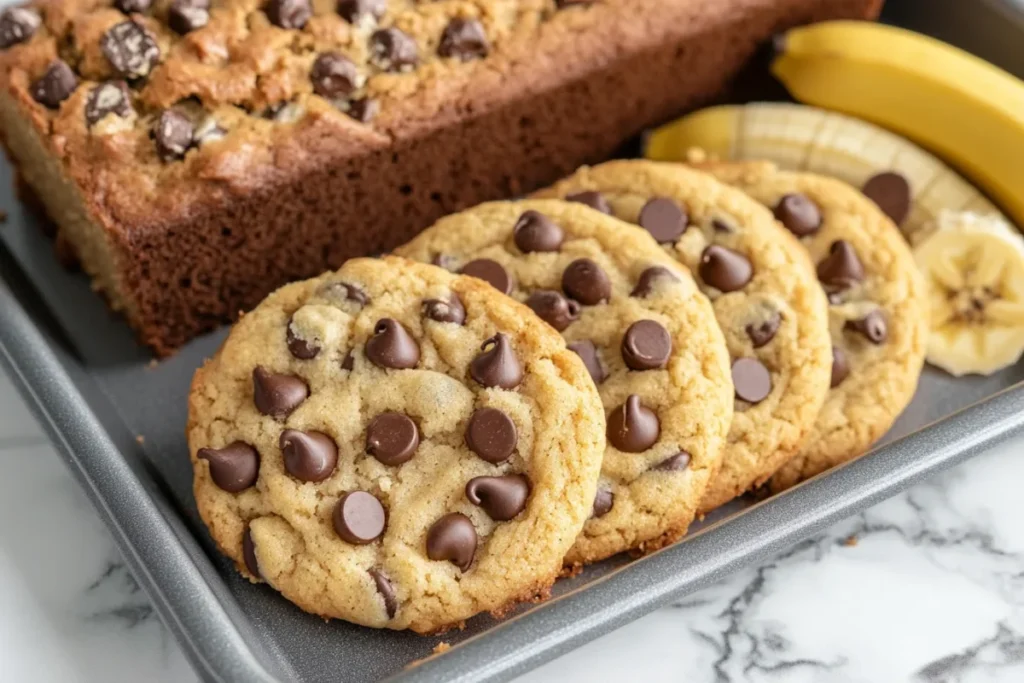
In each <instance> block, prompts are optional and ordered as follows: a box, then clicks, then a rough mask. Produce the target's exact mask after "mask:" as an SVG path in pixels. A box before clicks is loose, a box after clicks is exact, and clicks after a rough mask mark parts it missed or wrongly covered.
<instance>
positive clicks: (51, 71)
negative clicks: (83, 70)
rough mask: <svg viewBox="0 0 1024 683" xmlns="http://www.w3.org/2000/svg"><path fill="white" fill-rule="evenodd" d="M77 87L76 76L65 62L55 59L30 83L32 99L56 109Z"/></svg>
mask: <svg viewBox="0 0 1024 683" xmlns="http://www.w3.org/2000/svg"><path fill="white" fill-rule="evenodd" d="M77 87H78V77H77V76H75V72H74V71H72V70H71V67H70V66H68V65H67V63H65V62H63V61H61V60H59V59H58V60H56V61H54V62H51V63H50V66H48V67H46V72H45V73H44V74H43V75H42V77H41V78H40V79H39V80H38V81H36V82H34V83H33V84H32V88H31V92H32V99H34V100H35V101H36V102H38V103H39V104H41V105H43V106H44V107H49V108H50V109H56V108H58V107H59V106H60V103H61V102H63V101H64V100H66V99H67V98H69V97H71V93H73V92H74V91H75V88H77Z"/></svg>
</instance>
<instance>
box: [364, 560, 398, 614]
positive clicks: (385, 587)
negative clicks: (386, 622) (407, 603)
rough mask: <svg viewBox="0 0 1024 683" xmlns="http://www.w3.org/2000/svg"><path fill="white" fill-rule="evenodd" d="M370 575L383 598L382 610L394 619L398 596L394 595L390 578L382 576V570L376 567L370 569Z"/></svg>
mask: <svg viewBox="0 0 1024 683" xmlns="http://www.w3.org/2000/svg"><path fill="white" fill-rule="evenodd" d="M370 577H371V578H372V579H373V583H374V584H375V585H376V586H377V592H378V593H380V597H382V598H384V611H385V613H387V615H388V619H394V618H395V613H396V612H398V598H397V597H395V589H394V588H393V587H392V586H391V580H390V579H388V577H386V576H384V572H382V571H381V570H379V569H376V568H374V569H371V570H370Z"/></svg>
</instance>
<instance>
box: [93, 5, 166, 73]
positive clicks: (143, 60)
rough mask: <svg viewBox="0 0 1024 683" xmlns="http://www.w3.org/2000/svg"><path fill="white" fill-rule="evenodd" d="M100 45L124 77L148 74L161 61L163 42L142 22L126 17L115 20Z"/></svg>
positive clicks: (111, 63) (117, 71) (115, 68)
mask: <svg viewBox="0 0 1024 683" xmlns="http://www.w3.org/2000/svg"><path fill="white" fill-rule="evenodd" d="M100 49H101V50H102V51H103V54H104V55H105V56H106V58H107V61H109V62H110V65H111V66H112V67H114V71H115V72H116V73H117V75H118V76H120V77H121V78H127V79H129V80H130V79H134V78H142V77H143V76H148V75H149V72H150V71H152V69H153V67H154V66H156V64H157V62H158V61H160V46H159V45H157V44H156V40H154V39H153V36H151V35H150V34H149V31H147V30H146V29H145V28H144V27H143V26H142V24H137V23H136V22H134V21H131V20H129V21H122V22H121V23H120V24H114V25H113V26H111V27H110V28H109V29H107V32H106V33H104V34H103V37H102V38H101V39H100Z"/></svg>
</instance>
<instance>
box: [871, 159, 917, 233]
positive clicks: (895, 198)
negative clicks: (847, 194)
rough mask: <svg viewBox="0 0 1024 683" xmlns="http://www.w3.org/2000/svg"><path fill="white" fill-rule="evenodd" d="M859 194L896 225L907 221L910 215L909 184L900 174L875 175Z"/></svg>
mask: <svg viewBox="0 0 1024 683" xmlns="http://www.w3.org/2000/svg"><path fill="white" fill-rule="evenodd" d="M861 192H863V193H864V196H865V197H867V198H868V199H870V200H871V201H873V202H874V203H875V204H877V205H878V208H880V209H881V210H882V213H884V214H885V215H886V216H888V217H889V218H891V219H892V222H893V223H895V224H896V225H900V224H901V223H903V221H905V220H906V219H907V214H909V213H910V183H909V182H907V179H906V178H904V177H903V176H902V175H901V174H899V173H896V172H894V171H885V172H883V173H877V174H875V175H873V176H871V177H870V178H868V181H867V182H866V183H864V187H863V188H861Z"/></svg>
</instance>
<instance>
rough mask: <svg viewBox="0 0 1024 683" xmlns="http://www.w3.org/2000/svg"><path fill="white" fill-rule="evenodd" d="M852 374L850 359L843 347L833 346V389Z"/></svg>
mask: <svg viewBox="0 0 1024 683" xmlns="http://www.w3.org/2000/svg"><path fill="white" fill-rule="evenodd" d="M849 374H850V359H849V358H847V356H846V352H845V351H843V350H842V349H840V348H838V347H835V346H833V347H832V384H830V385H829V386H831V387H832V388H833V389H835V388H836V387H838V386H839V385H840V384H842V383H843V380H844V379H846V378H847V376H848V375H849Z"/></svg>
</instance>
